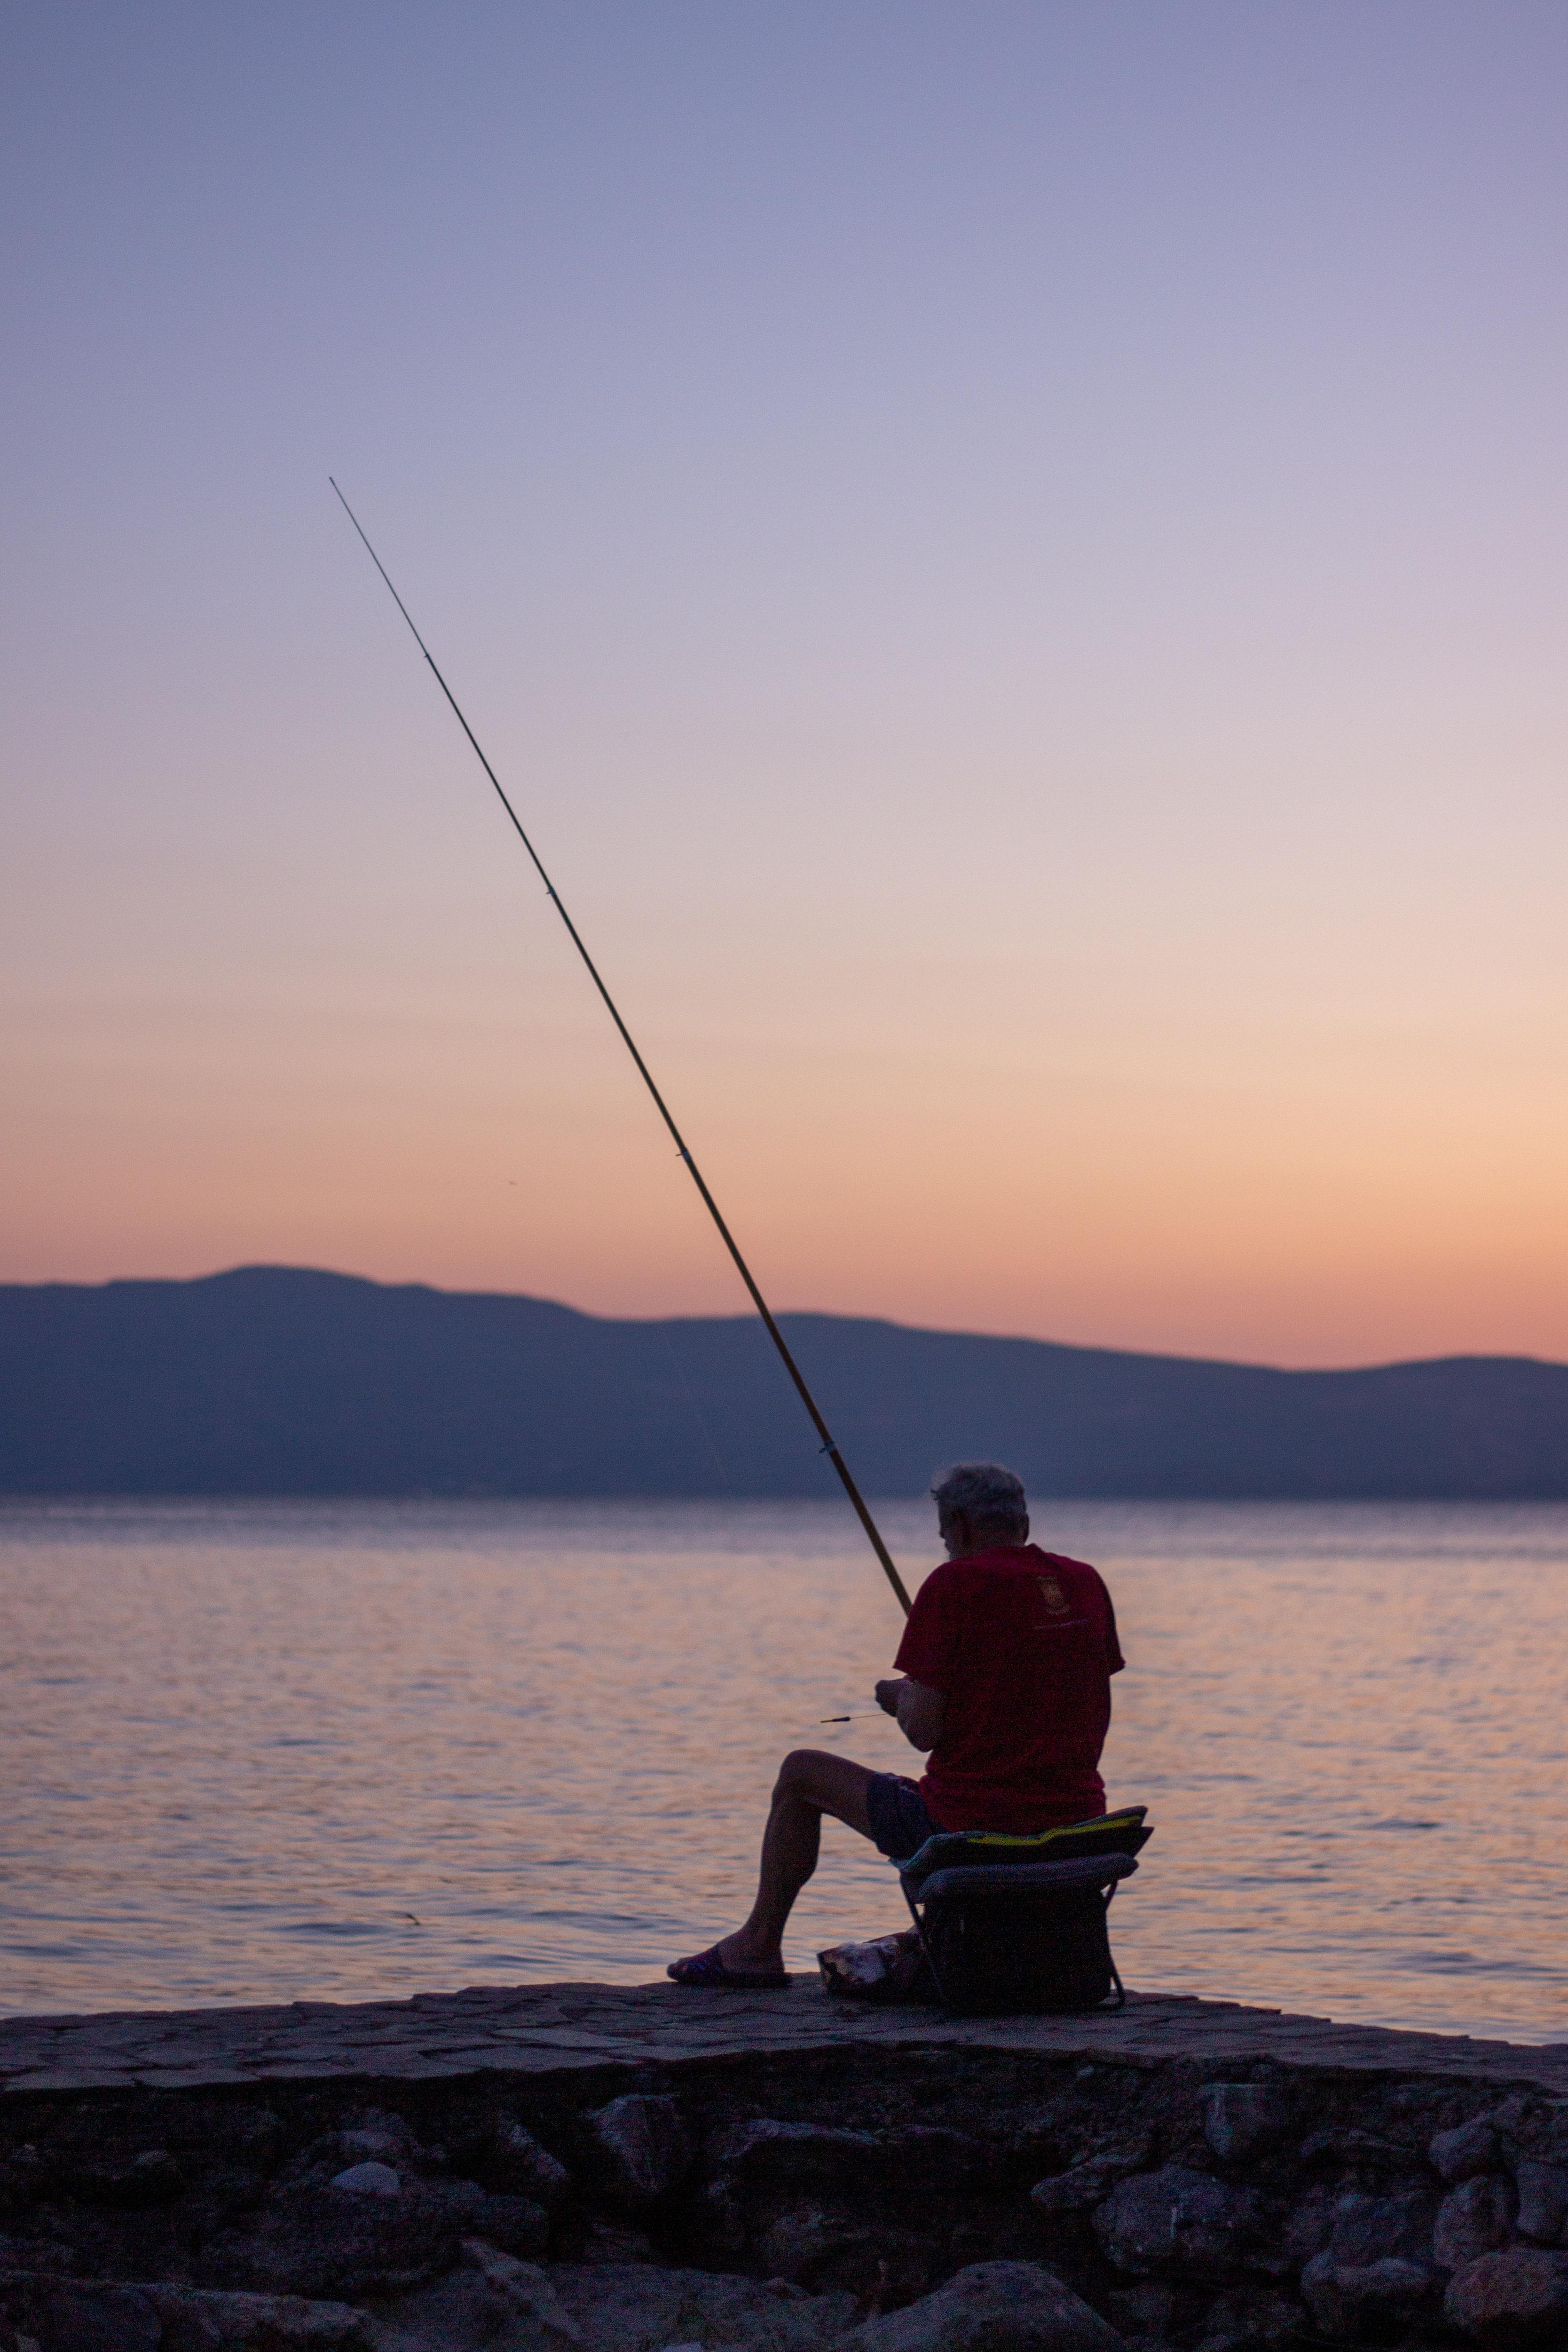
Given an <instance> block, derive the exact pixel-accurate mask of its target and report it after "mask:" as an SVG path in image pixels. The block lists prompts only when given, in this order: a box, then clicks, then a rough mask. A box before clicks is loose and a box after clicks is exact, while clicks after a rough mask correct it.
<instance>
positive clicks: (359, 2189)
mask: <svg viewBox="0 0 1568 2352" xmlns="http://www.w3.org/2000/svg"><path fill="white" fill-rule="evenodd" d="M328 2186H329V2188H331V2189H347V2190H348V2191H349V2194H350V2197H396V2196H397V2195H398V2194H399V2193H400V2192H401V2190H402V2181H401V2180H400V2179H398V2177H397V2174H396V2173H395V2172H394V2171H393V2170H392V2166H391V2165H390V2164H350V2167H349V2168H348V2170H347V2171H346V2172H335V2173H334V2174H333V2175H332V2178H331V2179H330V2181H329V2183H328Z"/></svg>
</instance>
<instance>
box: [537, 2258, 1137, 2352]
mask: <svg viewBox="0 0 1568 2352" xmlns="http://www.w3.org/2000/svg"><path fill="white" fill-rule="evenodd" d="M548 2278H549V2284H550V2285H551V2287H552V2288H553V2289H554V2291H555V2293H556V2294H557V2296H558V2297H559V2302H560V2305H561V2306H562V2307H563V2308H564V2310H565V2312H566V2314H567V2315H568V2317H569V2318H570V2322H571V2324H572V2326H574V2327H575V2328H576V2330H577V2337H576V2340H577V2341H578V2342H579V2343H580V2344H581V2345H582V2346H583V2347H585V2352H668V2347H670V2346H673V2345H677V2344H685V2343H692V2342H695V2343H698V2344H703V2345H725V2344H730V2345H736V2346H742V2345H743V2346H745V2347H747V2352H826V2347H828V2346H830V2345H836V2344H839V2343H841V2341H842V2340H843V2338H844V2336H845V2334H846V2331H847V2330H848V2329H850V2328H851V2327H852V2326H853V2324H854V2320H855V2316H856V2305H855V2299H854V2297H853V2296H852V2295H850V2294H817V2295H812V2294H800V2293H799V2292H798V2291H797V2290H796V2289H794V2288H792V2287H789V2286H787V2285H785V2284H783V2283H782V2282H781V2281H779V2280H773V2281H770V2282H769V2283H768V2284H767V2285H761V2284H758V2282H757V2281H756V2280H755V2279H748V2278H727V2277H724V2276H721V2275H719V2274H717V2273H714V2272H711V2271H687V2270H662V2269H657V2268H655V2267H654V2266H653V2265H652V2264H645V2263H636V2264H633V2265H632V2266H631V2267H629V2268H626V2269H622V2270H616V2269H614V2268H612V2267H601V2268H591V2269H589V2268H584V2267H582V2266H580V2265H579V2264H575V2263H555V2264H552V2265H551V2268H550V2270H549V2273H548ZM1113 2340H1114V2339H1113ZM562 2344H563V2339H562V2337H561V2336H559V2334H553V2333H550V2332H548V2331H547V2330H546V2328H545V2326H544V2325H543V2323H542V2322H541V2323H538V2333H537V2334H524V2333H519V2334H515V2335H513V2336H509V2337H508V2338H507V2352H514V2347H515V2352H562Z"/></svg>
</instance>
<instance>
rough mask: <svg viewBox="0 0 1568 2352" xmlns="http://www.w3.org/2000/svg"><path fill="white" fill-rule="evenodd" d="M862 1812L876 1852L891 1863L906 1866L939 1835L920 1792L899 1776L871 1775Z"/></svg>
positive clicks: (895, 1773) (912, 1784)
mask: <svg viewBox="0 0 1568 2352" xmlns="http://www.w3.org/2000/svg"><path fill="white" fill-rule="evenodd" d="M865 1809H866V1812H867V1815H868V1816H869V1818H870V1821H871V1833H872V1835H873V1838H874V1839H875V1840H876V1843H877V1850H878V1852H879V1853H885V1854H886V1855H887V1857H888V1860H889V1861H890V1862H907V1861H908V1859H909V1857H910V1855H911V1854H912V1853H918V1852H919V1850H920V1848H921V1847H922V1846H923V1845H924V1844H925V1841H926V1839H927V1838H929V1837H939V1836H940V1835H941V1832H940V1830H939V1829H938V1827H937V1825H936V1822H934V1821H933V1820H932V1818H931V1816H930V1814H929V1813H928V1812H927V1811H926V1810H925V1799H924V1798H923V1797H922V1795H921V1793H920V1791H919V1790H918V1789H917V1788H916V1787H915V1783H914V1781H913V1780H905V1779H904V1775H903V1773H902V1772H873V1774H872V1776H871V1779H870V1780H868V1781H867V1782H866V1790H865Z"/></svg>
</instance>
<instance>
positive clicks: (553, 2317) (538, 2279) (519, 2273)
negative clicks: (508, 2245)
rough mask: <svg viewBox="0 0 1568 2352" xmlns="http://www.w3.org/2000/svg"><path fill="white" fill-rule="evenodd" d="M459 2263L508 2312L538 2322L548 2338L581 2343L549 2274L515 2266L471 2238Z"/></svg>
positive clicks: (508, 2258)
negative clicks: (468, 2270)
mask: <svg viewBox="0 0 1568 2352" xmlns="http://www.w3.org/2000/svg"><path fill="white" fill-rule="evenodd" d="M463 2260H464V2263H465V2266H466V2267H467V2268H468V2269H470V2270H474V2271H477V2272H478V2273H479V2275H480V2277H481V2278H482V2279H483V2280H484V2281H485V2284H486V2286H488V2287H490V2288H491V2289H492V2291H493V2292H494V2293H495V2294H497V2295H499V2296H500V2297H501V2299H502V2301H503V2302H504V2303H505V2304H506V2305H507V2307H508V2309H509V2310H510V2311H511V2312H513V2313H514V2314H517V2313H520V2314H521V2315H523V2316H524V2317H526V2318H528V2319H536V2320H538V2322H539V2323H540V2325H541V2326H543V2327H545V2328H546V2329H547V2330H548V2331H549V2334H550V2335H552V2336H559V2337H561V2338H563V2339H564V2340H565V2341H566V2342H567V2343H570V2344H580V2343H581V2341H582V2334H581V2330H580V2328H579V2326H578V2325H577V2322H576V2321H575V2320H574V2319H573V2317H572V2315H571V2314H570V2312H569V2311H568V2309H567V2307H566V2305H565V2304H564V2303H562V2301H561V2299H560V2297H559V2294H557V2293H556V2291H555V2288H554V2285H553V2284H551V2281H550V2276H549V2272H548V2271H543V2270H541V2269H540V2268H539V2266H538V2263H523V2262H517V2261H516V2260H514V2258H513V2257H512V2256H511V2255H510V2254H503V2253H498V2252H497V2250H496V2248H495V2247H494V2246H487V2245H486V2244H484V2243H483V2242H481V2241H479V2240H478V2239H475V2238H465V2240H464V2242H463Z"/></svg>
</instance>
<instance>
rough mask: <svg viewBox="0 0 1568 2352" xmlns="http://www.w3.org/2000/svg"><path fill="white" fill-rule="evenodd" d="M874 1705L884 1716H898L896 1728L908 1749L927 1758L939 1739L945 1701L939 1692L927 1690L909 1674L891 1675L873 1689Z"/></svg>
mask: <svg viewBox="0 0 1568 2352" xmlns="http://www.w3.org/2000/svg"><path fill="white" fill-rule="evenodd" d="M876 1703H877V1705H878V1706H880V1707H881V1709H882V1711H883V1714H884V1715H891V1716H894V1717H897V1720H898V1727H899V1729H900V1731H902V1732H903V1734H904V1738H905V1739H907V1740H908V1742H909V1744H910V1746H911V1748H919V1750H920V1753H921V1754H922V1756H925V1755H929V1753H930V1751H931V1749H932V1748H935V1747H936V1742H937V1741H938V1740H939V1739H940V1738H941V1737H942V1720H943V1717H945V1716H946V1712H947V1702H946V1699H945V1698H944V1697H943V1696H942V1694H941V1692H940V1691H934V1690H927V1689H926V1687H925V1684H924V1683H917V1682H914V1681H912V1680H911V1678H910V1677H909V1675H889V1677H888V1678H887V1680H886V1681H885V1682H880V1683H878V1685H877V1686H876Z"/></svg>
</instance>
